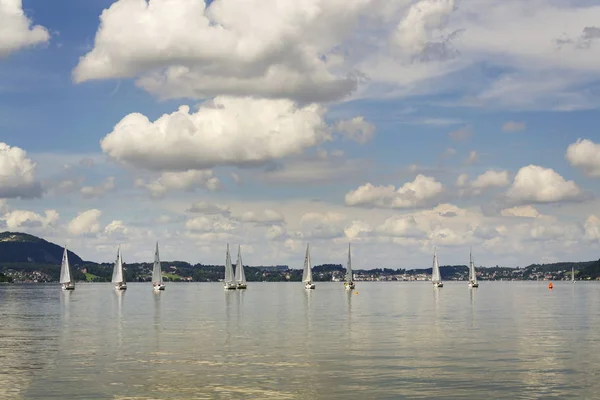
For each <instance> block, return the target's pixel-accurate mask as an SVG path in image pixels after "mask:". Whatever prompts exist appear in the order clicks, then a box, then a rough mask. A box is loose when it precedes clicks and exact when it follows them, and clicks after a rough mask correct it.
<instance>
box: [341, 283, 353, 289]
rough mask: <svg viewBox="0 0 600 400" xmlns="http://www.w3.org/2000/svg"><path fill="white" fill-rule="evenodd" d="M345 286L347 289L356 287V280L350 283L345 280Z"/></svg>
mask: <svg viewBox="0 0 600 400" xmlns="http://www.w3.org/2000/svg"><path fill="white" fill-rule="evenodd" d="M344 287H345V288H346V290H352V289H354V288H355V285H354V282H350V283H348V282H345V283H344Z"/></svg>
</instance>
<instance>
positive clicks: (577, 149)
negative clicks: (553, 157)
mask: <svg viewBox="0 0 600 400" xmlns="http://www.w3.org/2000/svg"><path fill="white" fill-rule="evenodd" d="M566 158H567V160H568V161H569V163H570V164H571V165H572V166H574V167H576V168H579V169H581V170H582V171H583V173H584V174H585V175H587V176H590V177H593V178H600V144H597V143H594V142H592V141H591V140H589V139H579V140H577V141H576V142H575V143H572V144H571V145H569V147H568V148H567V154H566Z"/></svg>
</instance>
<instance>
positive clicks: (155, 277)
mask: <svg viewBox="0 0 600 400" xmlns="http://www.w3.org/2000/svg"><path fill="white" fill-rule="evenodd" d="M152 283H157V284H162V283H163V280H162V271H161V268H160V256H159V254H158V242H156V251H155V252H154V266H153V267H152Z"/></svg>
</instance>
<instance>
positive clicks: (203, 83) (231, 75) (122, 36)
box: [74, 0, 369, 101]
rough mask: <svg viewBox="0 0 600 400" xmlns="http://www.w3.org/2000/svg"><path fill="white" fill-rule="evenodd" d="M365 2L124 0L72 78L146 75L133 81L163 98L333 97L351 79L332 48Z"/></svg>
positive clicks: (103, 21)
mask: <svg viewBox="0 0 600 400" xmlns="http://www.w3.org/2000/svg"><path fill="white" fill-rule="evenodd" d="M368 4H369V2H368V1H366V0H351V1H341V0H333V1H331V0H329V1H309V2H306V1H300V2H294V1H283V2H282V1H278V2H274V1H270V0H267V1H259V0H251V1H245V2H243V3H230V2H214V3H212V4H211V5H210V7H207V6H205V4H204V2H202V1H195V0H194V1H190V0H169V1H166V0H151V1H150V2H146V1H143V0H133V1H132V0H120V1H117V2H115V3H114V4H113V5H112V6H111V7H110V8H108V9H106V10H104V12H103V13H102V15H101V17H100V27H99V29H98V32H97V34H96V39H95V46H94V48H93V49H92V51H90V52H89V53H88V54H86V55H85V56H84V57H82V58H81V60H80V62H79V64H78V66H77V68H76V69H75V70H74V79H75V80H76V81H78V82H82V81H85V80H90V79H102V78H114V77H132V76H137V75H140V74H144V78H143V79H142V80H141V81H140V82H139V84H140V85H142V86H143V87H145V88H147V89H148V90H150V91H152V92H157V93H160V94H161V95H163V96H167V97H171V96H175V97H178V96H181V95H184V96H192V97H212V96H214V95H218V94H232V95H248V94H253V95H261V96H264V97H300V98H303V99H306V100H309V101H313V100H328V99H332V98H339V97H341V96H343V95H346V94H348V93H349V92H351V91H352V90H353V89H354V88H355V86H356V79H354V78H351V77H347V76H346V75H347V73H340V74H334V73H333V72H332V69H333V68H330V67H335V65H336V63H339V62H337V61H336V60H337V58H339V57H341V55H337V54H331V53H332V52H333V50H334V48H335V46H336V45H338V44H339V42H340V40H341V39H342V38H343V37H344V36H345V34H346V33H347V32H348V31H349V29H350V28H351V27H352V26H353V25H354V24H355V22H356V19H357V17H358V16H359V15H360V13H359V11H360V10H365V9H367V7H368ZM340 9H344V11H345V12H344V13H340V12H339V10H340ZM146 73H147V74H146Z"/></svg>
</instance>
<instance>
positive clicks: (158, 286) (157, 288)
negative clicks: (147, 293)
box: [152, 283, 165, 291]
mask: <svg viewBox="0 0 600 400" xmlns="http://www.w3.org/2000/svg"><path fill="white" fill-rule="evenodd" d="M152 288H153V289H154V290H156V291H158V290H165V285H164V284H163V283H161V284H160V285H154V286H153V287H152Z"/></svg>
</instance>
